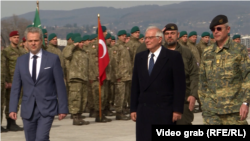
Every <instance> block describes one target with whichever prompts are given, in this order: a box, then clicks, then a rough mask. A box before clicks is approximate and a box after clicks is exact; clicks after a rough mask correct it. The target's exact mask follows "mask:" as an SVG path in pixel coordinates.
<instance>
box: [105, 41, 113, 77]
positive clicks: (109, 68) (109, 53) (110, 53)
mask: <svg viewBox="0 0 250 141" xmlns="http://www.w3.org/2000/svg"><path fill="white" fill-rule="evenodd" d="M107 49H108V55H109V64H108V66H107V68H106V79H107V80H111V75H112V74H111V73H112V72H111V63H110V61H111V59H112V56H113V54H112V48H111V46H110V44H107Z"/></svg>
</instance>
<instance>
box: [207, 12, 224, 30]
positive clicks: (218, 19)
mask: <svg viewBox="0 0 250 141" xmlns="http://www.w3.org/2000/svg"><path fill="white" fill-rule="evenodd" d="M227 22H228V19H227V16H225V15H218V16H216V17H214V19H213V20H212V21H211V23H210V26H209V28H210V29H211V30H212V28H214V27H215V26H217V25H222V24H225V23H227Z"/></svg>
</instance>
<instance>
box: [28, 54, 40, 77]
mask: <svg viewBox="0 0 250 141" xmlns="http://www.w3.org/2000/svg"><path fill="white" fill-rule="evenodd" d="M33 56H34V54H32V53H31V52H30V59H29V71H30V76H31V77H32V69H33V59H34V58H33ZM36 56H37V58H36V79H37V77H38V74H39V72H40V67H41V62H42V49H40V51H39V52H38V53H37V54H36Z"/></svg>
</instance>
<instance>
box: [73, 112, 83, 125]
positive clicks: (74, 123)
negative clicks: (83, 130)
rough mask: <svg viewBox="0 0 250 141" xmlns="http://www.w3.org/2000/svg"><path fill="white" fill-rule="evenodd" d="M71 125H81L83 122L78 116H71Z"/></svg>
mask: <svg viewBox="0 0 250 141" xmlns="http://www.w3.org/2000/svg"><path fill="white" fill-rule="evenodd" d="M72 117H73V125H83V121H81V120H80V118H79V116H78V114H73V115H72Z"/></svg>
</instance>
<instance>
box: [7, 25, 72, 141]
mask: <svg viewBox="0 0 250 141" xmlns="http://www.w3.org/2000/svg"><path fill="white" fill-rule="evenodd" d="M24 34H25V38H26V39H27V45H28V48H29V50H30V53H27V54H25V55H23V56H20V57H19V58H18V59H17V63H16V67H15V72H14V78H13V84H12V87H11V95H10V104H9V112H10V114H9V116H10V118H12V119H14V120H16V119H17V106H18V99H19V97H20V91H21V88H22V87H23V97H22V104H21V105H22V106H21V117H22V119H23V125H24V132H25V138H26V141H49V132H50V128H51V126H52V123H53V120H54V116H55V115H58V118H59V120H62V119H63V118H64V117H65V116H66V115H67V113H68V100H67V93H66V87H65V84H64V80H63V71H62V67H61V63H60V60H59V57H58V56H57V55H55V54H52V53H49V52H47V51H45V50H43V49H41V47H42V36H43V34H42V31H41V30H40V29H39V28H36V27H30V28H27V29H26V30H25V33H24Z"/></svg>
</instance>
